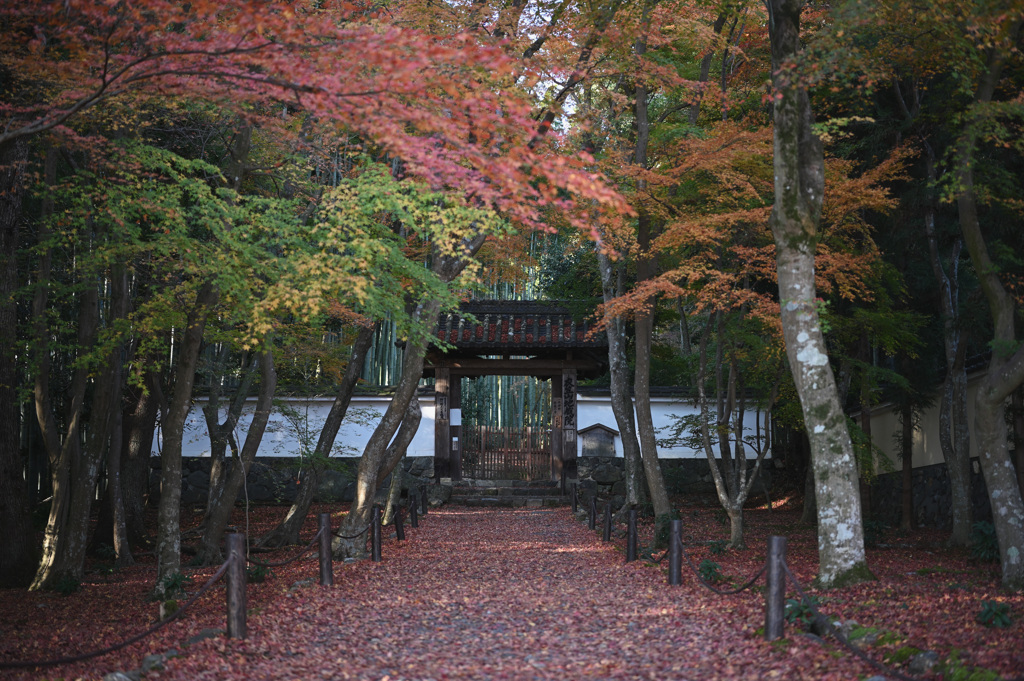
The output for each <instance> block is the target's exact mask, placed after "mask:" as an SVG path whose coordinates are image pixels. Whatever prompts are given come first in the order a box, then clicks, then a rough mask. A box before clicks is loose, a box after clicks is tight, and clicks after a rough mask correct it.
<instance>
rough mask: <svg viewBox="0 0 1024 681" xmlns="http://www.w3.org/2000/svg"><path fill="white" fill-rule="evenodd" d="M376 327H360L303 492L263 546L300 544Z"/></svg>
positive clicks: (306, 472) (262, 541)
mask: <svg viewBox="0 0 1024 681" xmlns="http://www.w3.org/2000/svg"><path fill="white" fill-rule="evenodd" d="M376 328H377V326H375V325H369V326H362V327H360V328H359V334H358V335H357V336H356V340H355V342H354V343H353V344H352V352H351V354H350V355H349V360H348V365H347V366H346V367H345V375H344V376H342V378H341V384H340V385H339V386H338V392H337V394H336V395H335V397H334V403H333V404H332V405H331V411H330V412H329V413H328V414H327V420H326V421H324V426H323V428H321V429H320V437H319V439H318V440H317V442H316V449H314V450H313V456H312V457H310V461H309V462H308V464H307V465H306V466H305V467H303V469H302V471H301V472H300V473H299V491H298V493H297V494H296V495H295V500H294V501H293V502H292V505H291V508H289V509H288V513H287V514H286V515H285V517H284V520H282V521H281V523H280V524H279V525H278V526H277V527H275V528H274V529H273V530H271V531H270V532H268V533H267V534H265V535H263V536H262V537H261V538H260V540H259V542H258V545H259V546H269V547H279V546H286V545H288V544H298V543H299V530H301V529H302V523H303V522H304V521H305V520H306V516H307V515H309V507H310V506H311V505H312V504H313V496H314V495H315V494H316V489H317V487H318V486H319V485H320V476H321V475H323V472H324V470H326V468H327V459H328V457H330V455H331V450H332V449H333V448H334V439H335V438H336V437H337V436H338V431H339V430H340V429H341V424H342V422H343V421H344V420H345V414H346V413H347V412H348V406H349V404H350V403H351V402H352V394H353V393H354V392H355V389H356V384H357V383H358V382H359V377H360V375H362V373H363V362H364V361H365V359H366V353H367V352H368V351H369V349H370V345H371V344H372V343H373V333H374V330H375V329H376Z"/></svg>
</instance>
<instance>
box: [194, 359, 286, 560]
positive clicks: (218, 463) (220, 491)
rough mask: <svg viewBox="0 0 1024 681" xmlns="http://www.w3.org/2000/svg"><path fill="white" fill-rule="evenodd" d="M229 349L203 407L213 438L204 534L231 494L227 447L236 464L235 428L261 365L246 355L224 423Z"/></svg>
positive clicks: (212, 379) (215, 372)
mask: <svg viewBox="0 0 1024 681" xmlns="http://www.w3.org/2000/svg"><path fill="white" fill-rule="evenodd" d="M230 349H231V348H230V346H229V345H228V344H227V343H225V344H224V346H223V348H222V350H221V355H220V358H219V359H218V361H217V362H216V368H215V369H214V371H213V375H212V377H211V381H210V397H209V399H208V400H207V402H206V406H204V407H203V417H204V419H205V420H206V431H207V433H209V436H210V487H209V489H208V492H207V495H206V511H205V512H204V513H203V527H204V530H203V532H204V534H205V532H206V530H205V527H206V523H207V521H208V520H209V518H210V513H211V512H212V511H213V509H216V508H218V507H219V506H220V504H221V503H222V501H223V500H224V497H225V495H226V494H228V492H227V479H228V473H227V466H226V464H225V456H224V455H225V452H226V451H227V448H228V447H229V446H230V447H231V454H232V459H233V460H234V461H235V462H236V463H237V462H238V460H239V458H240V457H239V453H238V445H237V444H236V443H235V440H234V432H235V426H236V425H238V419H239V418H241V416H242V410H243V409H244V408H245V400H246V398H247V397H248V396H249V390H250V389H251V388H252V383H253V380H255V377H256V372H257V366H258V364H259V360H258V359H257V358H253V361H252V363H251V364H249V362H248V353H243V355H242V362H241V363H242V366H243V367H245V365H246V364H249V366H248V367H246V368H245V370H244V373H243V374H242V380H241V381H240V382H239V384H238V387H237V388H236V389H235V394H234V397H233V399H232V400H231V404H229V405H228V413H227V417H226V418H225V419H224V422H223V423H221V422H220V398H221V394H222V389H221V387H222V383H223V380H224V376H225V374H226V372H227V362H228V356H229V354H230ZM271 369H273V362H271ZM275 380H276V374H275ZM271 398H273V395H271ZM268 418H269V412H268ZM264 427H266V424H264ZM236 493H237V490H236ZM228 496H229V498H230V501H229V502H228V504H229V505H233V504H234V503H235V502H234V497H230V495H228ZM217 541H218V542H219V541H220V539H219V538H218V539H217ZM217 555H219V549H218V550H217ZM211 560H212V559H211Z"/></svg>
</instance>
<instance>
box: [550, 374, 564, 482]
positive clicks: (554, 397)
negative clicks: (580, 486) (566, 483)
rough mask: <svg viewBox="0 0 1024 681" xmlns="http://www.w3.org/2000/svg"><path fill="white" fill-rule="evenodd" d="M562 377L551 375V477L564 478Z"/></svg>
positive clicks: (555, 478) (553, 478) (554, 478)
mask: <svg viewBox="0 0 1024 681" xmlns="http://www.w3.org/2000/svg"><path fill="white" fill-rule="evenodd" d="M563 439H564V437H563V435H562V377H561V376H560V375H558V376H552V377H551V479H552V480H561V478H562V441H563Z"/></svg>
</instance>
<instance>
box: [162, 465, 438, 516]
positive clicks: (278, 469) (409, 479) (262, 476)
mask: <svg viewBox="0 0 1024 681" xmlns="http://www.w3.org/2000/svg"><path fill="white" fill-rule="evenodd" d="M227 464H228V466H231V465H233V462H232V461H228V462H227ZM332 464H333V467H332V468H331V469H330V470H327V471H325V472H324V475H323V479H322V480H321V481H320V485H319V487H318V488H317V493H316V497H315V499H316V501H318V502H346V503H347V502H351V501H352V500H353V499H354V498H355V488H356V484H355V478H356V467H357V466H358V465H359V459H358V458H351V459H348V458H346V459H332ZM181 467H182V480H181V503H182V505H187V506H203V505H205V504H206V497H207V494H208V492H209V486H210V459H209V458H194V457H185V458H184V459H182V462H181ZM402 468H403V470H404V471H405V479H404V480H403V486H409V485H414V484H428V483H430V482H432V481H433V478H434V457H432V456H410V457H406V458H404V459H402ZM229 470H230V468H229ZM298 476H299V467H298V460H297V459H296V458H294V457H267V456H263V457H260V458H259V459H257V460H256V461H255V462H254V463H253V465H252V468H250V469H249V475H248V476H247V479H246V484H245V486H244V487H243V489H242V490H241V491H240V492H239V494H238V500H239V501H245V499H246V498H248V499H249V501H250V502H255V503H261V504H264V503H270V504H290V503H291V502H292V501H294V500H295V494H296V492H297V491H298V485H297V484H296V481H297V480H298ZM149 480H150V494H151V496H152V498H153V499H154V500H157V499H159V498H160V457H153V458H152V459H150V478H149ZM389 480H390V479H389ZM416 481H420V482H416ZM387 485H388V482H387V481H386V482H385V484H384V485H383V486H382V487H383V489H384V490H385V491H386V490H387Z"/></svg>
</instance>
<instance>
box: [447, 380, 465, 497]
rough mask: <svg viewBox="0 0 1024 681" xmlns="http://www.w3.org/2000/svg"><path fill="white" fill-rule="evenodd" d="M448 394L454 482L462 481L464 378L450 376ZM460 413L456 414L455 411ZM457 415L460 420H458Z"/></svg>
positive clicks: (451, 472)
mask: <svg viewBox="0 0 1024 681" xmlns="http://www.w3.org/2000/svg"><path fill="white" fill-rule="evenodd" d="M448 393H449V395H450V396H451V399H450V402H451V409H452V411H451V412H450V413H449V415H448V419H449V423H450V424H451V425H450V428H449V437H448V442H449V450H448V451H449V459H448V461H449V462H450V463H449V466H448V471H449V474H450V475H451V477H452V480H462V448H463V447H464V446H465V445H464V444H463V442H462V377H461V376H454V375H452V374H451V373H449V375H448ZM456 409H457V410H458V412H455V410H456ZM456 415H457V416H458V419H456V418H455V417H456Z"/></svg>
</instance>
